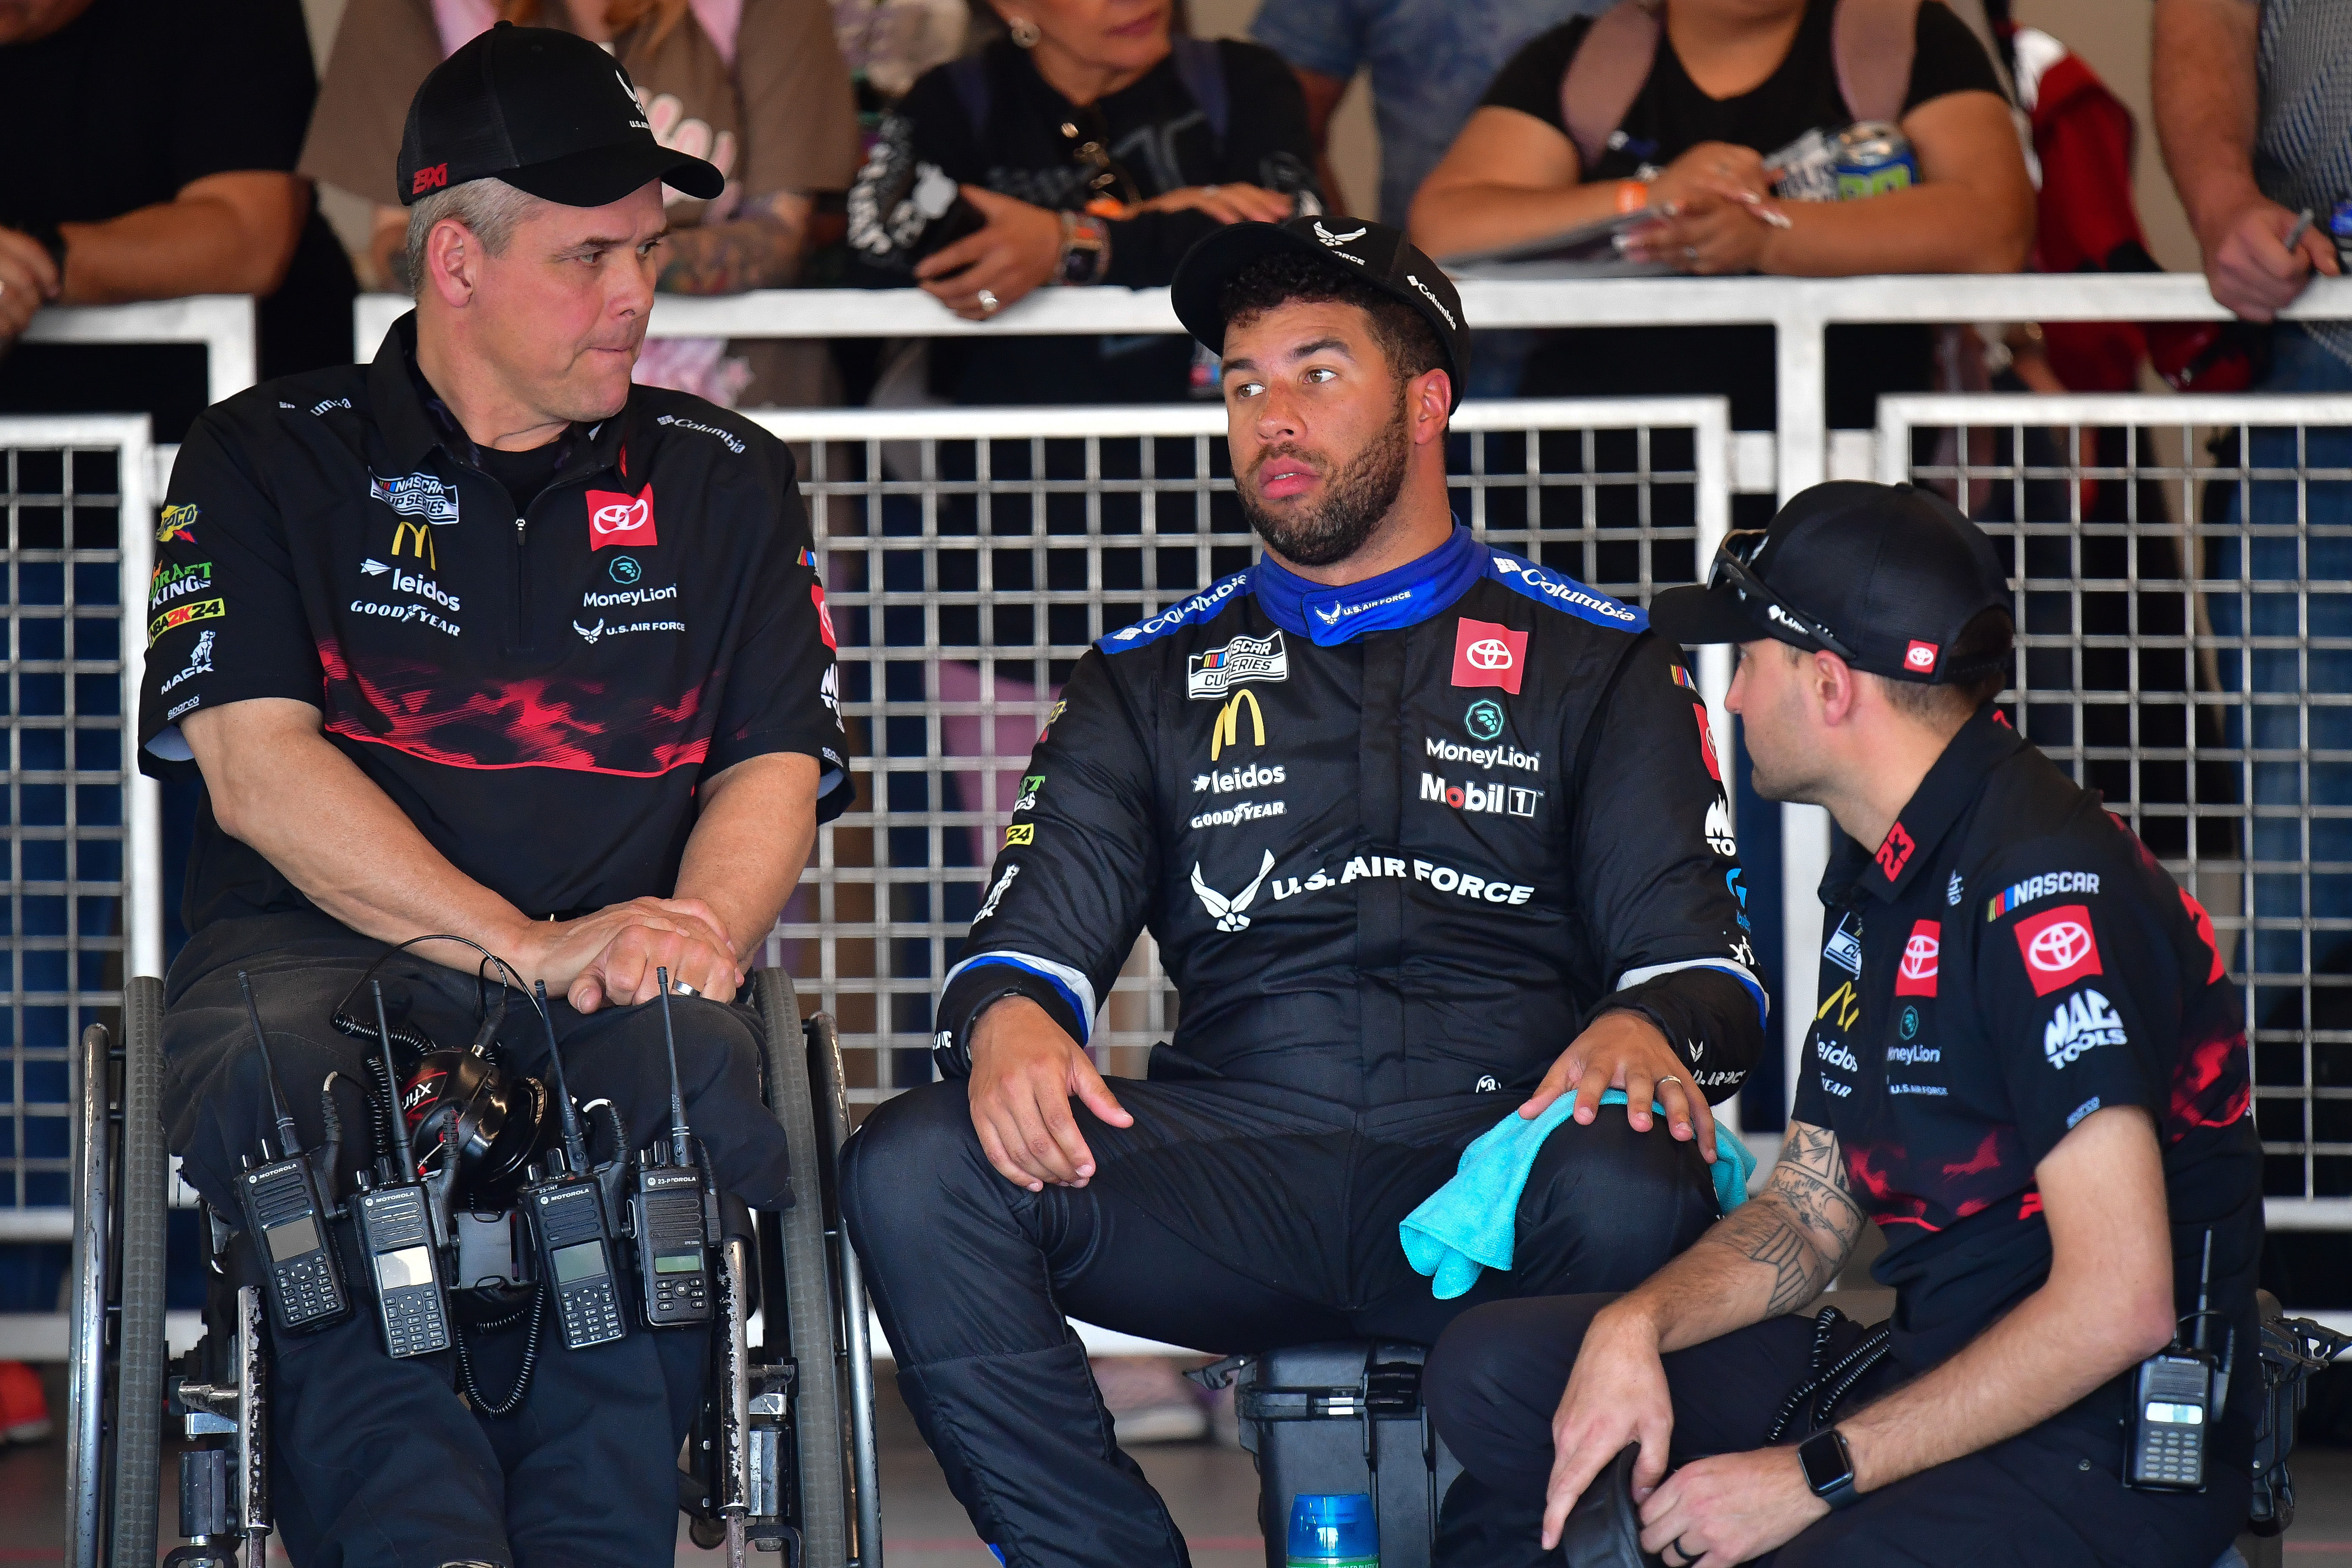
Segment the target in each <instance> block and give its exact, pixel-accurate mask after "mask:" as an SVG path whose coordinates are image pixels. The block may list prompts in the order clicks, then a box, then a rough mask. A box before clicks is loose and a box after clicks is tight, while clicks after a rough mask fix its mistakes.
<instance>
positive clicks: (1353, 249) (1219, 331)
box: [1168, 217, 1470, 408]
mask: <svg viewBox="0 0 2352 1568" xmlns="http://www.w3.org/2000/svg"><path fill="white" fill-rule="evenodd" d="M1280 255H1295V256H1313V257H1318V258H1322V259H1323V260H1324V261H1326V262H1328V263H1329V264H1330V266H1331V268H1332V269H1333V270H1334V271H1336V272H1339V273H1341V274H1343V275H1345V276H1348V277H1351V278H1359V279H1362V280H1363V281H1364V282H1366V283H1369V284H1370V285H1371V286H1372V287H1373V288H1374V289H1379V290H1380V291H1381V293H1383V294H1389V295H1392V296H1394V297H1395V298H1397V299H1399V300H1403V301H1404V302H1405V303H1406V304H1408V305H1410V306H1412V308H1413V309H1414V310H1417V311H1419V312H1420V314H1421V318H1422V320H1423V321H1427V322H1428V323H1429V326H1430V330H1431V331H1433V332H1435V333H1436V334H1437V347H1438V351H1439V352H1440V353H1443V354H1444V356H1445V373H1446V374H1447V375H1448V376H1449V377H1451V378H1452V380H1453V383H1454V407H1456V408H1459V407H1460V406H1461V405H1462V382H1463V377H1464V376H1465V375H1466V374H1469V370H1470V328H1469V324H1468V322H1467V321H1465V319H1464V317H1463V314H1462V296H1461V295H1460V294H1459V293H1457V292H1455V290H1454V280H1453V279H1450V278H1448V277H1446V276H1445V274H1444V272H1443V271H1442V270H1440V269H1439V268H1438V265H1437V263H1436V262H1434V261H1432V260H1431V259H1430V258H1428V257H1427V256H1425V255H1423V253H1422V252H1421V251H1420V250H1419V249H1418V248H1417V247H1415V246H1414V245H1413V243H1412V241H1411V240H1409V239H1407V238H1405V237H1404V232H1403V231H1402V229H1394V228H1391V227H1389V226H1387V225H1386V224H1379V223H1367V222H1365V221H1364V220H1363V219H1361V218H1333V217H1295V218H1291V219H1289V220H1287V221H1286V222H1283V223H1235V224H1227V225H1226V226H1224V227H1223V228H1221V229H1219V230H1217V232H1216V233H1214V234H1213V235H1210V236H1209V237H1207V238H1205V239H1203V240H1202V241H1201V242H1200V243H1199V244H1198V245H1195V246H1194V247H1192V249H1190V250H1188V251H1186V252H1185V253H1184V259H1183V260H1182V261H1181V262H1179V263H1177V266H1176V278H1175V280H1174V281H1173V282H1172V283H1171V284H1170V285H1169V289H1168V295H1169V302H1170V303H1171V304H1172V305H1173V306H1174V307H1175V308H1176V319H1177V320H1178V321H1181V322H1183V323H1184V330H1185V331H1189V332H1191V333H1192V335H1193V336H1194V337H1196V338H1198V339H1200V340H1201V342H1203V343H1206V344H1207V345H1208V347H1209V352H1210V353H1217V354H1222V353H1224V352H1225V310H1224V292H1225V285H1226V284H1227V283H1229V282H1231V281H1232V280H1233V279H1234V275H1235V274H1236V273H1238V272H1240V271H1241V270H1242V269H1243V268H1246V267H1248V266H1249V265H1250V264H1251V263H1252V262H1255V261H1259V260H1263V259H1264V258H1266V257H1269V256H1280Z"/></svg>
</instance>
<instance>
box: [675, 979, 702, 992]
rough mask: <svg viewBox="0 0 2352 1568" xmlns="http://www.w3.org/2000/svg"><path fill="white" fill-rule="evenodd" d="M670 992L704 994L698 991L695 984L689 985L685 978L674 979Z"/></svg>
mask: <svg viewBox="0 0 2352 1568" xmlns="http://www.w3.org/2000/svg"><path fill="white" fill-rule="evenodd" d="M669 994H671V995H673V996H699V995H701V994H702V993H701V992H699V991H697V990H696V989H695V988H694V987H693V986H691V985H688V984H687V983H686V982H685V981H683V980H676V981H672V982H671V983H670V988H669Z"/></svg>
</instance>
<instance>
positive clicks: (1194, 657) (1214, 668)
mask: <svg viewBox="0 0 2352 1568" xmlns="http://www.w3.org/2000/svg"><path fill="white" fill-rule="evenodd" d="M1287 679H1290V655H1289V653H1288V651H1287V650H1286V649H1285V648H1284V647H1283V646H1282V633H1281V632H1280V631H1278V630H1277V631H1274V632H1271V633H1268V634H1267V635H1266V636H1265V637H1235V638H1234V640H1233V641H1231V642H1229V643H1227V644H1225V646H1224V647H1213V648H1211V649H1210V650H1209V651H1208V652H1206V653H1196V654H1187V655H1186V656H1185V658H1184V694H1185V695H1186V696H1187V697H1189V698H1191V699H1192V700H1194V701H1207V702H1213V701H1215V700H1217V699H1218V698H1220V697H1223V696H1224V695H1225V693H1226V691H1227V690H1228V689H1230V688H1232V687H1234V686H1238V685H1240V684H1241V683H1242V682H1243V681H1244V680H1287Z"/></svg>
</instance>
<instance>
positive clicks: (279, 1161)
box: [236, 970, 352, 1334]
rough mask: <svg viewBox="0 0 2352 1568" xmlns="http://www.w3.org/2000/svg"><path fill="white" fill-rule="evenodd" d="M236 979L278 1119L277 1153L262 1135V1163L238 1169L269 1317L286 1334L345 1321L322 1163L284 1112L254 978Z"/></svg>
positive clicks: (346, 1300)
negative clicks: (307, 1149) (256, 1001)
mask: <svg viewBox="0 0 2352 1568" xmlns="http://www.w3.org/2000/svg"><path fill="white" fill-rule="evenodd" d="M236 984H237V989H239V990H240V991H242V992H244V993H245V1016H246V1017H247V1020H249V1021H250V1022H251V1023H252V1025H253V1043H254V1045H255V1047H256V1048H257V1049H258V1050H259V1051H260V1052H261V1075H262V1078H263V1079H264V1080H265V1081H266V1082H267V1083H268V1086H269V1110H270V1114H271V1116H272V1117H273V1118H274V1119H275V1121H277V1123H278V1150H277V1152H276V1153H274V1154H273V1153H272V1152H270V1147H269V1140H268V1138H267V1137H264V1138H263V1139H262V1140H261V1160H262V1163H260V1164H258V1165H253V1164H248V1165H247V1167H246V1168H245V1169H244V1170H243V1171H241V1172H239V1173H238V1175H237V1187H236V1193H237V1198H238V1201H239V1203H240V1204H241V1205H242V1206H243V1207H244V1210H245V1226H246V1232H247V1235H249V1236H251V1237H253V1239H254V1244H255V1247H256V1248H257V1252H258V1254H259V1258H260V1262H261V1268H262V1284H263V1291H262V1293H263V1294H264V1295H266V1296H267V1297H268V1299H269V1316H270V1319H271V1321H273V1322H274V1323H275V1324H276V1325H277V1327H278V1330H279V1331H281V1332H285V1333H297V1334H300V1333H315V1332H316V1331H319V1330H320V1329H324V1328H328V1327H330V1326H331V1325H333V1324H336V1323H340V1322H341V1321H343V1319H344V1318H346V1317H348V1316H350V1314H351V1310H352V1306H351V1298H350V1297H349V1296H348V1295H346V1294H345V1292H344V1290H343V1279H342V1272H341V1270H340V1269H339V1268H336V1267H335V1248H334V1239H333V1237H332V1236H331V1234H330V1232H329V1231H328V1229H327V1220H328V1217H329V1215H331V1213H332V1212H333V1208H334V1205H332V1204H331V1203H329V1202H328V1201H327V1194H326V1190H325V1187H324V1185H323V1184H322V1183H321V1182H320V1174H319V1172H318V1169H317V1167H315V1166H314V1165H313V1164H312V1163H311V1162H310V1155H309V1154H307V1153H305V1152H303V1150H302V1147H301V1143H300V1142H299V1139H298V1138H297V1137H296V1136H295V1132H294V1119H293V1118H292V1117H291V1116H289V1115H288V1114H287V1113H286V1097H285V1095H284V1094H283V1093H282V1092H280V1091H279V1089H278V1068H277V1067H276V1065H275V1064H274V1063H272V1062H271V1061H270V1059H269V1039H268V1036H266V1035H265V1034H263V1033H262V1029H261V1010H260V1009H259V1008H257V1007H256V1006H255V1005H254V1004H253V984H252V982H251V981H250V980H249V979H247V976H246V974H245V973H244V972H243V971H242V970H240V971H238V973H237V977H236Z"/></svg>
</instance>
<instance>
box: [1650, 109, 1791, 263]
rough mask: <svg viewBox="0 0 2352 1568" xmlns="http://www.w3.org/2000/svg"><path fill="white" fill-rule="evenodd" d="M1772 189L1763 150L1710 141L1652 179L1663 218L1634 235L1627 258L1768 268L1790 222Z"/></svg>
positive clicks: (1655, 204) (1654, 205)
mask: <svg viewBox="0 0 2352 1568" xmlns="http://www.w3.org/2000/svg"><path fill="white" fill-rule="evenodd" d="M1771 195H1772V176H1771V174H1769V172H1768V171H1767V170H1766V169H1765V167H1764V159H1763V155H1762V154H1760V153H1758V152H1757V151H1756V149H1754V148H1753V147H1738V146H1734V145H1732V144H1731V143H1730V142H1700V143H1699V144H1698V145H1697V146H1696V147H1693V148H1692V149H1691V150H1690V151H1689V152H1687V153H1684V154H1683V155H1682V156H1681V157H1679V158H1676V159H1675V161H1674V162H1673V163H1669V164H1668V165H1666V170H1665V173H1664V174H1660V175H1659V176H1658V177H1657V178H1656V179H1654V180H1653V181H1651V182H1650V206H1651V208H1652V209H1653V210H1654V211H1655V212H1656V213H1658V214H1659V215H1660V216H1659V217H1658V219H1657V221H1655V222H1654V223H1645V224H1643V225H1641V226H1639V227H1637V228H1634V229H1632V230H1630V231H1629V232H1628V233H1627V234H1626V236H1625V257H1626V259H1628V260H1630V261H1656V262H1664V264H1665V265H1666V266H1669V267H1672V268H1675V269H1676V270H1678V271H1683V272H1695V273H1699V274H1702V275H1714V274H1720V273H1736V272H1757V271H1763V270H1767V269H1768V268H1766V267H1765V259H1766V252H1767V250H1768V248H1769V246H1770V244H1771V242H1772V239H1773V237H1774V236H1775V234H1777V233H1778V232H1779V231H1780V230H1782V229H1785V228H1786V227H1788V226H1789V217H1788V215H1787V214H1786V213H1784V212H1782V211H1781V210H1780V207H1779V206H1777V205H1773V204H1772V203H1771V201H1770V199H1769V198H1770V196H1771Z"/></svg>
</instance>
